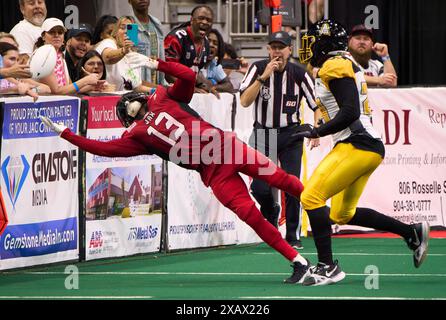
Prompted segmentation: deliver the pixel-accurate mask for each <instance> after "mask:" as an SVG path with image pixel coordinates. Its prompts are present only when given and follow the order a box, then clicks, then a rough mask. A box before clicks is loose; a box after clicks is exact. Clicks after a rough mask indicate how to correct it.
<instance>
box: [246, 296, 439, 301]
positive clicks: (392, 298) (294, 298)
mask: <svg viewBox="0 0 446 320" xmlns="http://www.w3.org/2000/svg"><path fill="white" fill-rule="evenodd" d="M238 298H239V299H271V300H272V299H280V300H289V299H292V300H296V299H298V300H299V299H308V300H446V298H405V297H339V296H336V297H317V296H315V297H313V296H293V297H292V296H271V297H266V296H265V297H260V296H258V297H238Z"/></svg>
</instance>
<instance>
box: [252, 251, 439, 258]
mask: <svg viewBox="0 0 446 320" xmlns="http://www.w3.org/2000/svg"><path fill="white" fill-rule="evenodd" d="M299 252H302V255H303V256H315V255H317V252H305V251H299ZM253 254H258V255H271V254H277V253H276V252H255V253H253ZM333 255H335V256H413V254H412V253H356V252H344V253H342V252H341V253H337V252H333ZM427 255H428V256H429V257H445V256H446V254H445V253H428V254H427Z"/></svg>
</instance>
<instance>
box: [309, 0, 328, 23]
mask: <svg viewBox="0 0 446 320" xmlns="http://www.w3.org/2000/svg"><path fill="white" fill-rule="evenodd" d="M305 2H306V3H307V5H308V20H309V21H310V22H311V23H316V21H319V20H321V19H322V18H323V17H324V10H325V0H305Z"/></svg>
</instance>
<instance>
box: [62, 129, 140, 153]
mask: <svg viewBox="0 0 446 320" xmlns="http://www.w3.org/2000/svg"><path fill="white" fill-rule="evenodd" d="M60 136H61V137H62V138H64V139H65V140H67V141H68V142H70V143H72V144H74V145H75V146H77V147H79V148H80V149H82V150H85V151H87V152H89V153H92V154H95V155H98V156H103V157H132V156H138V155H141V154H148V152H147V150H146V149H145V148H144V146H143V145H142V144H140V143H138V142H136V141H135V140H133V139H129V138H125V137H123V138H120V139H115V140H111V141H108V142H104V141H97V140H92V139H88V138H85V137H82V136H79V135H77V134H74V133H73V132H72V131H71V130H70V129H68V128H67V129H65V130H64V131H63V132H62V134H61V135H60Z"/></svg>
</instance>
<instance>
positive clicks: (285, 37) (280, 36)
mask: <svg viewBox="0 0 446 320" xmlns="http://www.w3.org/2000/svg"><path fill="white" fill-rule="evenodd" d="M273 42H280V43H283V44H284V45H286V46H287V47H289V46H291V36H290V35H289V34H288V32H285V31H278V32H274V33H273V34H271V35H270V36H269V39H268V44H271V43H273Z"/></svg>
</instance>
